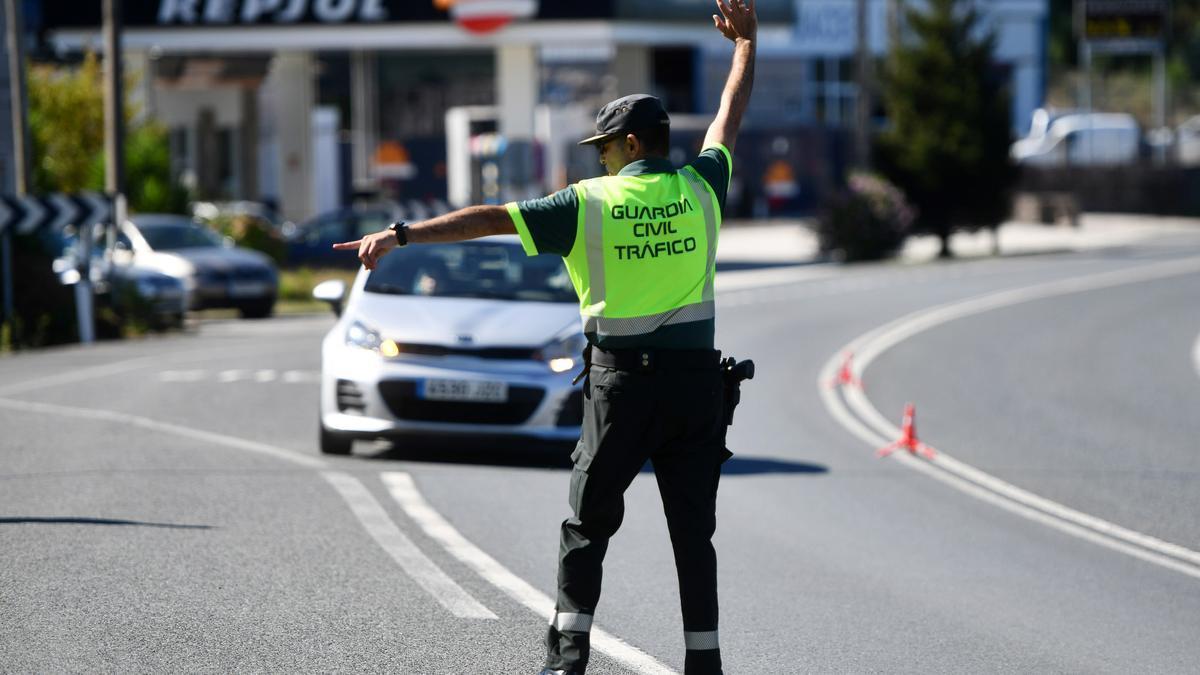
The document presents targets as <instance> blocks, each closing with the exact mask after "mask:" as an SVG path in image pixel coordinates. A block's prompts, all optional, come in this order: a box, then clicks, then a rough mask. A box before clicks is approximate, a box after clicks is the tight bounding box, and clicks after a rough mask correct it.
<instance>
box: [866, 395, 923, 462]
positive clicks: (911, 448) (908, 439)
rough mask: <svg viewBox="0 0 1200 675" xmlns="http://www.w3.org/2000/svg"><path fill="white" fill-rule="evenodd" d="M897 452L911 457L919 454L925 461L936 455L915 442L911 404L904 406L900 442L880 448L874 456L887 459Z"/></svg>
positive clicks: (915, 422)
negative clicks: (900, 451) (901, 451)
mask: <svg viewBox="0 0 1200 675" xmlns="http://www.w3.org/2000/svg"><path fill="white" fill-rule="evenodd" d="M897 450H908V452H909V454H911V455H915V454H917V453H921V456H922V457H924V458H925V459H933V458H934V456H935V455H936V454H937V453H936V452H934V450H933V448H931V447H929V446H928V445H925V444H924V443H922V442H921V441H919V440H917V410H916V407H915V406H913V404H911V403H909V404H907V405H905V406H904V421H903V422H902V423H901V424H900V440H898V441H896V442H895V443H892V444H891V445H888V446H887V447H883V448H880V449H879V450H878V451H877V452H876V453H875V455H876V456H878V457H887V456H888V455H890V454H892V453H893V452H895V451H897Z"/></svg>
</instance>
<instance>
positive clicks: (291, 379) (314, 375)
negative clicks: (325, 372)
mask: <svg viewBox="0 0 1200 675" xmlns="http://www.w3.org/2000/svg"><path fill="white" fill-rule="evenodd" d="M283 381H284V382H288V383H293V384H294V383H297V382H320V381H321V372H320V371H318V370H285V371H283Z"/></svg>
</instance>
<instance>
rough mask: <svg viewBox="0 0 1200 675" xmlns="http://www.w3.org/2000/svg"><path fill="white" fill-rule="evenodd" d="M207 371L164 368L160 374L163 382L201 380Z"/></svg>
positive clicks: (159, 377) (159, 376)
mask: <svg viewBox="0 0 1200 675" xmlns="http://www.w3.org/2000/svg"><path fill="white" fill-rule="evenodd" d="M206 375H207V373H206V372H205V371H203V370H164V371H162V372H160V373H159V374H158V379H159V380H160V381H162V382H199V381H200V380H203V379H204V377H205V376H206Z"/></svg>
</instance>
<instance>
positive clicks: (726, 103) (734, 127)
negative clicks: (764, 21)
mask: <svg viewBox="0 0 1200 675" xmlns="http://www.w3.org/2000/svg"><path fill="white" fill-rule="evenodd" d="M716 3H717V9H718V10H720V12H721V15H720V16H717V15H716V14H713V24H714V25H715V26H716V27H717V30H719V31H721V34H722V35H724V36H725V37H727V38H729V39H730V40H732V41H733V63H732V64H731V65H730V67H729V78H728V79H727V80H725V90H724V91H723V92H722V93H721V108H720V109H719V110H718V111H717V116H716V118H715V119H714V120H713V123H712V125H711V126H709V127H708V133H707V134H706V135H705V136H704V147H709V146H711V145H716V144H721V145H724V146H725V147H726V148H728V149H729V151H730V152H733V145H734V143H735V142H737V134H738V129H739V128H740V127H741V126H742V115H743V114H744V113H745V112H746V106H747V105H749V103H750V89H751V88H752V87H753V85H754V48H755V45H754V43H755V40H756V39H757V37H758V15H757V13H756V12H755V11H754V0H716Z"/></svg>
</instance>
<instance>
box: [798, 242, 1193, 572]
mask: <svg viewBox="0 0 1200 675" xmlns="http://www.w3.org/2000/svg"><path fill="white" fill-rule="evenodd" d="M1197 271H1200V258H1195V257H1193V258H1187V259H1184V260H1179V261H1173V262H1170V263H1163V264H1158V265H1148V266H1144V267H1138V268H1134V269H1129V270H1118V271H1116V272H1108V273H1103V274H1096V275H1089V276H1085V277H1078V278H1075V279H1068V280H1065V281H1057V282H1051V283H1047V284H1040V285H1036V286H1030V287H1025V288H1019V289H1015V290H1011V291H1003V292H1000V293H993V294H991V295H985V296H982V297H979V298H973V299H968V300H965V301H960V302H954V303H949V304H947V305H942V306H939V307H934V308H931V309H927V310H922V311H919V312H915V313H913V314H910V315H908V316H905V317H902V318H901V319H898V320H896V321H893V322H891V323H888V324H886V325H884V326H881V327H879V328H877V329H875V330H872V331H869V332H867V333H864V334H863V335H860V336H859V337H858V338H855V339H854V340H853V341H851V342H850V343H849V344H847V345H846V346H845V347H843V348H841V349H839V350H837V352H835V353H834V355H833V356H831V357H830V359H829V360H828V361H826V362H825V365H824V367H823V368H822V369H821V374H820V376H819V377H818V380H817V381H818V387H819V389H820V392H821V399H822V402H823V403H824V404H825V407H826V409H827V410H829V412H830V413H831V414H832V415H833V417H834V418H835V419H836V420H837V421H838V422H839V423H841V424H842V425H843V426H844V427H846V428H847V429H848V430H849V431H851V432H852V433H854V434H855V435H856V436H858V437H859V438H862V439H863V440H865V441H866V442H868V443H871V444H872V445H874V446H876V447H879V446H881V445H884V444H886V443H887V442H888V439H890V438H895V437H896V436H897V435H898V434H899V433H900V430H899V429H898V428H896V426H895V425H894V424H892V422H890V421H889V420H887V419H886V418H885V417H884V416H883V415H882V414H881V413H880V412H879V410H878V409H876V408H875V407H874V405H873V404H872V403H871V402H870V400H869V399H867V397H866V394H865V393H864V392H863V391H862V390H861V389H858V388H847V389H844V390H843V394H844V396H845V404H843V401H842V398H841V396H839V394H838V393H837V392H835V391H834V390H831V389H829V388H827V387H826V386H825V383H826V382H829V381H830V380H831V379H832V378H833V377H834V376H835V374H836V373H837V370H838V368H839V367H840V365H841V358H842V354H843V353H844V352H846V351H850V352H853V353H854V354H855V361H854V364H853V370H854V374H855V376H857V377H858V378H860V380H861V378H862V376H863V372H864V371H865V370H866V368H867V366H868V365H870V363H871V362H872V361H873V360H874V359H875V358H876V357H878V356H879V355H880V354H882V353H883V352H885V351H886V350H888V349H890V348H892V347H894V346H896V345H897V344H899V343H900V342H902V341H903V340H906V339H908V338H910V337H912V336H914V335H916V334H918V333H920V332H922V331H924V330H928V329H929V328H932V327H934V326H937V325H941V324H943V323H946V322H948V321H952V320H955V319H958V318H962V317H965V316H970V315H973V314H979V313H982V312H986V311H990V310H994V309H998V308H1001V307H1007V306H1010V305H1015V304H1018V303H1022V302H1029V301H1032V300H1038V299H1043V298H1049V297H1053V296H1057V295H1066V294H1070V293H1078V292H1083V291H1090V290H1096V289H1100V288H1108V287H1111V286H1116V285H1120V284H1128V283H1137V282H1142V281H1150V280H1154V279H1162V278H1166V277H1170V276H1176V275H1180V274H1188V273H1194V272H1197ZM845 405H848V406H849V408H850V409H852V410H853V412H854V413H855V414H857V415H858V418H855V416H854V414H851V412H850V410H847V408H846V407H845ZM859 419H861V420H863V421H865V422H866V424H864V423H863V422H860V421H859ZM894 456H895V457H896V458H897V459H899V460H900V461H901V462H903V463H904V464H905V465H906V466H908V467H910V468H914V469H917V470H919V471H922V472H923V473H926V475H929V476H931V477H934V478H937V479H938V480H941V481H942V482H944V483H947V484H949V485H951V486H953V487H955V488H957V489H959V490H961V491H963V492H966V493H968V494H971V495H972V496H975V497H977V498H980V499H984V500H985V501H988V502H989V503H992V504H995V505H997V506H1001V507H1002V508H1005V509H1006V510H1009V511H1012V512H1013V513H1018V514H1019V515H1022V516H1024V517H1027V518H1030V519H1032V520H1036V521H1038V522H1041V523H1043V524H1046V525H1049V526H1051V527H1054V528H1056V529H1059V530H1061V531H1063V532H1067V533H1068V534H1072V535H1074V536H1077V537H1080V538H1083V539H1086V540H1088V541H1091V542H1093V543H1097V544H1100V545H1103V546H1106V547H1108V548H1111V549H1113V550H1117V551H1120V552H1122V553H1126V554H1128V555H1132V556H1134V557H1137V558H1140V559H1143V560H1147V561H1149V562H1153V563H1155V564H1158V565H1161V566H1164V567H1168V568H1170V569H1172V570H1174V571H1177V572H1182V573H1184V574H1187V575H1189V576H1193V577H1196V578H1200V553H1198V552H1196V551H1192V550H1190V549H1187V548H1185V547H1183V546H1179V545H1178V544H1173V543H1170V542H1166V541H1163V540H1161V539H1157V538H1155V537H1151V536H1149V535H1146V534H1142V533H1140V532H1136V531H1133V530H1130V529H1127V528H1124V527H1121V526H1119V525H1116V524H1114V523H1110V522H1108V521H1105V520H1103V519H1100V518H1096V517H1095V516H1091V515H1088V514H1085V513H1082V512H1080V511H1076V510H1074V509H1071V508H1069V507H1067V506H1064V505H1062V504H1059V503H1057V502H1054V501H1051V500H1049V499H1045V498H1044V497H1040V496H1038V495H1035V494H1033V493H1031V492H1029V491H1027V490H1023V489H1021V488H1018V487H1016V486H1014V485H1012V484H1010V483H1007V482H1005V481H1002V480H1000V479H998V478H996V477H994V476H992V475H990V474H987V473H985V472H983V471H980V470H979V469H976V468H975V467H973V466H970V465H968V464H965V463H963V462H960V461H958V460H956V459H954V458H953V457H951V456H950V455H947V454H946V453H945V452H944V451H943V450H939V453H938V455H937V457H935V458H934V459H933V460H928V461H926V462H922V461H920V460H917V459H915V458H913V457H910V456H907V455H905V454H903V453H897V454H896V455H894ZM931 465H932V466H931ZM934 466H936V467H938V468H939V469H941V471H939V470H937V469H935V468H933V467H934ZM947 472H948V473H947ZM985 488H986V489H985Z"/></svg>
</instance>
